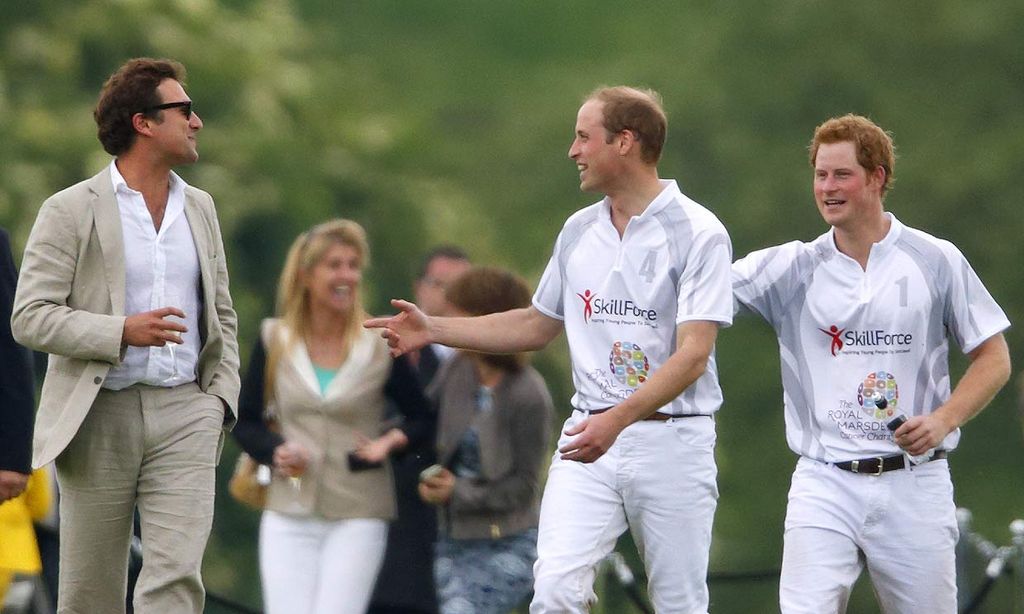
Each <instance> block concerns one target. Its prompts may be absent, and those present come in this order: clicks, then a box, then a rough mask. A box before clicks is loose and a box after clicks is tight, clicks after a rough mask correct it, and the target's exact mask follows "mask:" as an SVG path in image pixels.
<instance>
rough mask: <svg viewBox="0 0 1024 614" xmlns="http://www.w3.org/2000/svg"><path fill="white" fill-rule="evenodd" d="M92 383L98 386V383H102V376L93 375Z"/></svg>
mask: <svg viewBox="0 0 1024 614" xmlns="http://www.w3.org/2000/svg"><path fill="white" fill-rule="evenodd" d="M92 383H94V384H96V385H97V386H99V385H100V384H102V383H103V378H102V377H99V376H96V377H94V378H93V379H92Z"/></svg>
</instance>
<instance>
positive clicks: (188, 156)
mask: <svg viewBox="0 0 1024 614" xmlns="http://www.w3.org/2000/svg"><path fill="white" fill-rule="evenodd" d="M157 95H158V96H159V97H160V102H161V103H169V102H185V101H188V100H190V98H189V97H188V94H186V93H185V88H183V87H182V86H181V83H179V82H177V81H175V80H174V79H164V80H163V81H161V82H160V85H159V86H158V87H157ZM202 127H203V120H201V119H200V118H199V115H197V114H196V113H195V112H192V113H190V114H189V115H188V117H186V116H185V113H184V109H183V108H182V107H175V108H170V109H163V110H160V111H157V115H156V117H155V118H154V119H153V120H150V121H149V128H150V130H151V131H152V132H151V134H152V137H153V144H154V147H155V149H156V150H157V151H158V152H159V153H160V154H161V155H162V157H163V158H164V159H165V160H166V162H167V163H168V165H169V166H176V165H178V164H191V163H193V162H195V161H196V160H198V159H199V151H198V149H197V148H196V133H197V132H199V130H201V129H202Z"/></svg>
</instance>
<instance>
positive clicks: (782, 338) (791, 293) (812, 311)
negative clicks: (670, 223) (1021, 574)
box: [732, 214, 1010, 462]
mask: <svg viewBox="0 0 1024 614" xmlns="http://www.w3.org/2000/svg"><path fill="white" fill-rule="evenodd" d="M887 215H888V216H889V218H890V220H891V221H892V226H891V228H890V229H889V233H888V234H887V235H886V236H885V238H884V239H882V241H880V242H878V243H876V244H874V245H873V246H872V248H871V253H870V256H869V258H868V265H867V270H866V271H864V270H862V269H861V267H860V265H859V264H857V262H856V261H855V260H853V259H852V258H850V257H848V256H846V255H844V254H842V253H841V252H839V250H838V249H836V247H835V239H834V230H830V231H829V232H827V233H825V234H823V235H821V236H820V237H818V238H817V239H815V240H814V241H813V242H811V243H802V242H799V241H794V242H792V243H786V244H784V245H778V246H775V247H771V248H768V249H764V250H760V251H756V252H753V253H751V254H750V255H749V256H747V257H746V258H743V259H741V260H738V261H736V263H735V264H733V267H732V273H733V275H732V277H733V291H734V293H735V297H736V301H737V309H740V308H745V309H747V310H750V311H753V312H755V313H758V314H760V315H761V316H763V317H764V318H765V319H766V320H767V321H768V322H769V323H770V324H771V325H772V327H773V328H774V329H775V333H776V335H777V336H778V340H779V353H780V356H781V365H782V383H783V388H784V394H785V415H786V438H787V439H788V441H789V447H790V448H791V449H792V450H793V451H794V452H796V453H797V454H800V455H802V456H807V457H809V458H813V459H816V460H819V461H823V462H839V461H845V460H852V459H856V458H863V457H869V456H885V455H891V454H898V453H899V452H900V449H899V448H898V447H897V446H896V444H895V443H894V442H893V439H892V433H890V432H889V430H888V429H887V428H886V423H887V422H888V421H889V420H891V419H892V418H893V417H894V416H895V415H897V414H899V413H903V414H906V415H907V416H917V415H923V414H929V413H931V412H932V411H934V410H935V409H936V408H938V407H939V406H941V405H942V404H943V403H944V402H946V400H947V399H949V395H950V381H949V364H948V358H949V340H948V337H950V336H952V337H953V338H954V339H955V341H956V343H957V345H959V346H960V348H961V350H962V351H963V352H964V353H969V352H971V351H972V350H974V349H975V348H977V347H978V346H979V345H981V343H982V342H984V341H985V340H987V339H988V338H989V337H991V336H993V335H995V334H997V333H999V332H1001V331H1003V330H1004V329H1006V328H1007V327H1009V325H1010V322H1009V321H1008V320H1007V319H1006V315H1005V314H1004V313H1003V311H1002V310H1001V309H1000V308H999V305H997V304H996V302H995V301H994V300H993V299H992V296H991V295H990V294H989V293H988V291H987V290H986V289H985V286H984V285H983V284H982V283H981V280H980V279H978V276H977V274H975V272H974V270H973V269H972V268H971V266H970V264H968V262H967V260H966V259H965V258H964V256H963V254H961V253H960V251H959V250H958V249H957V248H956V246H954V245H953V244H952V243H950V242H948V241H944V240H941V239H937V238H935V237H933V236H931V235H929V234H927V233H924V232H921V231H920V230H916V229H913V228H909V227H907V226H904V225H903V224H901V223H900V222H899V220H897V219H896V217H895V216H893V215H892V214H887ZM959 440H960V430H959V429H957V430H955V431H953V432H952V433H950V434H949V436H948V437H947V438H946V440H945V441H943V442H942V444H941V447H942V448H943V449H946V450H951V449H953V448H955V447H956V445H957V442H959Z"/></svg>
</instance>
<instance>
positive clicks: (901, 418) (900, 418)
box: [885, 414, 907, 432]
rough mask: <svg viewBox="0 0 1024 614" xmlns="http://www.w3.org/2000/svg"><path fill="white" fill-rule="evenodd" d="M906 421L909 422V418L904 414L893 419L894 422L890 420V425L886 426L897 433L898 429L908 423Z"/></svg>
mask: <svg viewBox="0 0 1024 614" xmlns="http://www.w3.org/2000/svg"><path fill="white" fill-rule="evenodd" d="M906 421H907V417H906V416H904V415H903V414H900V415H898V416H896V417H895V418H893V419H892V420H890V421H889V423H888V424H886V425H885V426H886V427H887V428H888V429H889V430H890V431H892V432H896V429H898V428H900V427H901V426H903V423H904V422H906Z"/></svg>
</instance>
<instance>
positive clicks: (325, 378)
mask: <svg viewBox="0 0 1024 614" xmlns="http://www.w3.org/2000/svg"><path fill="white" fill-rule="evenodd" d="M313 371H315V372H316V380H317V381H318V382H320V394H321V395H323V394H324V392H326V391H327V387H328V386H330V385H331V382H332V381H333V380H334V376H335V375H336V374H337V373H338V370H337V369H325V368H323V367H321V366H318V365H313Z"/></svg>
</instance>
